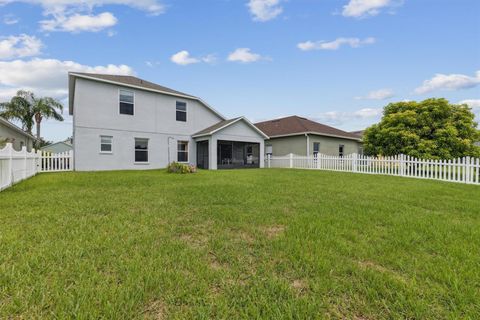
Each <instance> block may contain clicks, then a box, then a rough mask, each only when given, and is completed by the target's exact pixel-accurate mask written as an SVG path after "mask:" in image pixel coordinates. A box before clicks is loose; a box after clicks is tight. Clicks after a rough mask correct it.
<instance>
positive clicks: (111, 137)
mask: <svg viewBox="0 0 480 320" xmlns="http://www.w3.org/2000/svg"><path fill="white" fill-rule="evenodd" d="M103 138H107V139H110V151H102V144H108V143H102V139H103ZM100 153H102V154H112V153H113V136H106V135H100Z"/></svg>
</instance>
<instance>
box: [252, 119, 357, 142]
mask: <svg viewBox="0 0 480 320" xmlns="http://www.w3.org/2000/svg"><path fill="white" fill-rule="evenodd" d="M255 126H256V127H257V128H259V129H260V130H262V131H263V132H265V133H266V134H267V135H269V136H270V138H275V137H284V136H292V135H299V134H305V133H310V134H317V135H321V136H329V137H337V138H345V139H352V140H357V141H359V140H360V138H359V137H358V136H356V135H354V134H352V133H350V132H346V131H343V130H340V129H336V128H333V127H330V126H327V125H324V124H321V123H318V122H315V121H312V120H309V119H307V118H302V117H299V116H290V117H285V118H280V119H274V120H268V121H263V122H258V123H256V124H255Z"/></svg>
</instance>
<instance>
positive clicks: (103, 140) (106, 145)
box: [100, 136, 113, 153]
mask: <svg viewBox="0 0 480 320" xmlns="http://www.w3.org/2000/svg"><path fill="white" fill-rule="evenodd" d="M112 142H113V137H112V136H100V152H101V153H112V144H113V143H112Z"/></svg>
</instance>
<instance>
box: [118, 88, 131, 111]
mask: <svg viewBox="0 0 480 320" xmlns="http://www.w3.org/2000/svg"><path fill="white" fill-rule="evenodd" d="M122 91H127V92H131V93H132V94H133V103H132V106H133V114H126V113H121V112H120V102H122V101H121V100H120V92H122ZM123 103H130V102H125V101H123ZM117 106H118V114H119V115H122V116H130V117H133V116H134V115H135V91H133V90H128V89H122V88H119V89H118V104H117Z"/></svg>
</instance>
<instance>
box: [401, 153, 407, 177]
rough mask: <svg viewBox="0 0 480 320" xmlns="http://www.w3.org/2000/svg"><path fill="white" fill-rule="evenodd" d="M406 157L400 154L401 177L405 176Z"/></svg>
mask: <svg viewBox="0 0 480 320" xmlns="http://www.w3.org/2000/svg"><path fill="white" fill-rule="evenodd" d="M405 167H406V166H405V155H404V154H403V153H402V154H400V176H402V177H403V176H404V175H405Z"/></svg>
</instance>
